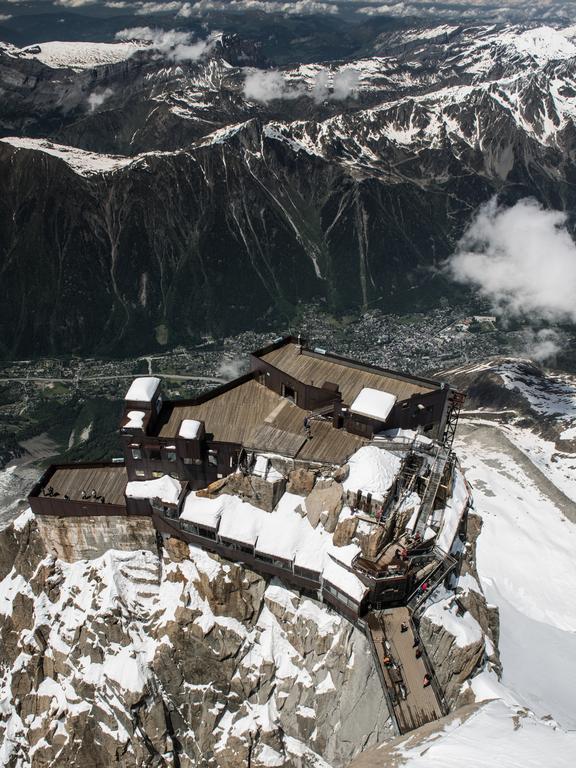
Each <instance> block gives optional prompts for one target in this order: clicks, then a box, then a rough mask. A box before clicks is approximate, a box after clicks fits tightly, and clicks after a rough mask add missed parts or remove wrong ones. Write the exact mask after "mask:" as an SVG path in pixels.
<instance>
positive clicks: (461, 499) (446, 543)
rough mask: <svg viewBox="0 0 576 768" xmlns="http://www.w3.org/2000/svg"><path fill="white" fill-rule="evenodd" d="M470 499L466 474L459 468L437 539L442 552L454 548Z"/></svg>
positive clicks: (437, 544)
mask: <svg viewBox="0 0 576 768" xmlns="http://www.w3.org/2000/svg"><path fill="white" fill-rule="evenodd" d="M469 500H470V493H469V491H468V487H467V485H466V481H465V480H464V475H463V474H462V472H461V471H460V470H459V469H456V470H455V472H454V479H453V482H452V495H451V496H450V499H449V500H448V503H447V504H446V508H445V510H444V515H443V517H442V527H441V528H440V531H439V532H438V538H437V540H436V546H437V547H438V548H439V549H441V550H442V552H446V554H448V553H449V552H450V550H451V549H452V544H453V543H454V538H455V537H456V532H457V531H458V526H459V525H460V520H462V515H463V514H464V512H465V511H466V507H467V505H468V502H469Z"/></svg>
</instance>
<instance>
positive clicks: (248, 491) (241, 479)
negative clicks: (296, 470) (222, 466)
mask: <svg viewBox="0 0 576 768" xmlns="http://www.w3.org/2000/svg"><path fill="white" fill-rule="evenodd" d="M285 488H286V480H284V479H280V480H276V481H274V482H269V481H268V480H265V479H264V478H262V477H257V476H256V475H242V474H240V473H239V472H235V473H234V474H232V475H229V476H228V477H227V478H226V483H225V484H223V486H222V488H221V492H222V493H229V494H232V495H233V496H239V497H240V498H241V499H242V500H243V501H247V502H249V503H250V504H252V505H253V506H255V507H259V508H260V509H264V510H265V511H266V512H272V510H273V509H274V507H275V506H276V504H278V502H279V501H280V499H281V498H282V494H283V493H284V490H285Z"/></svg>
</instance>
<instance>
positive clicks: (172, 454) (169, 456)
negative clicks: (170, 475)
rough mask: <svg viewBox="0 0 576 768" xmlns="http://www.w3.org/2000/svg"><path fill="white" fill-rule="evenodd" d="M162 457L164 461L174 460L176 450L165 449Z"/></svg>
mask: <svg viewBox="0 0 576 768" xmlns="http://www.w3.org/2000/svg"><path fill="white" fill-rule="evenodd" d="M164 457H165V458H166V461H176V451H165V452H164Z"/></svg>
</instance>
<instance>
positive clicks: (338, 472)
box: [332, 464, 350, 483]
mask: <svg viewBox="0 0 576 768" xmlns="http://www.w3.org/2000/svg"><path fill="white" fill-rule="evenodd" d="M349 474H350V464H343V465H342V466H341V467H338V469H335V470H334V472H333V473H332V477H333V478H334V480H336V481H337V482H338V483H343V482H344V480H347V479H348V475H349Z"/></svg>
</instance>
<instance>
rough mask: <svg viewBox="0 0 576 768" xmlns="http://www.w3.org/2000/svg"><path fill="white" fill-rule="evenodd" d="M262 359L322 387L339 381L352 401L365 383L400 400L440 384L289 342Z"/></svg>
mask: <svg viewBox="0 0 576 768" xmlns="http://www.w3.org/2000/svg"><path fill="white" fill-rule="evenodd" d="M261 359H262V360H264V361H265V362H267V363H270V365H273V366H274V367H275V368H278V369H279V370H281V371H285V372H286V373H288V374H289V375H290V376H294V378H296V379H298V381H301V382H302V383H303V384H309V385H312V386H314V387H322V386H324V384H325V383H326V382H330V383H334V384H338V386H339V388H340V392H341V393H342V400H343V402H344V403H346V404H347V405H351V404H352V402H353V401H354V400H355V399H356V397H357V395H359V394H360V391H361V390H362V389H364V387H372V388H373V389H379V390H382V391H383V392H390V393H391V394H393V395H396V397H397V398H398V400H405V399H407V398H409V397H411V396H412V395H417V394H422V393H426V392H434V391H436V390H437V389H438V388H439V386H440V382H438V384H436V383H434V382H426V381H425V380H419V379H417V378H411V377H409V376H403V375H402V374H393V373H386V372H385V371H378V370H377V369H373V368H369V367H368V366H364V365H362V364H360V363H354V362H352V361H346V360H339V359H338V358H336V357H332V356H329V355H326V356H325V355H323V354H319V353H315V352H310V351H309V350H306V349H303V350H302V351H300V348H299V347H298V345H297V344H294V343H288V344H284V345H282V346H279V347H278V348H277V349H272V350H271V351H270V352H265V353H264V354H263V355H262V356H261Z"/></svg>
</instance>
